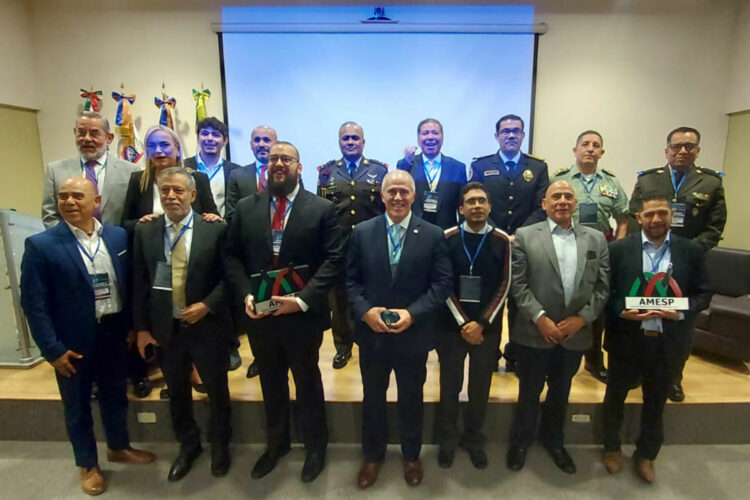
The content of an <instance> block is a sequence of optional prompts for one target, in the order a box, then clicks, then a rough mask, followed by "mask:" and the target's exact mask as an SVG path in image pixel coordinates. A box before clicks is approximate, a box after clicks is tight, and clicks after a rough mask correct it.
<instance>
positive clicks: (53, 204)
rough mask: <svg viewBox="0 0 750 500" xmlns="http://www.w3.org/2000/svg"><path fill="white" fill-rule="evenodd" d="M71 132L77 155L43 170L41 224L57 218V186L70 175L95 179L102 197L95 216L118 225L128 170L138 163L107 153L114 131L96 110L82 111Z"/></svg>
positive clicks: (52, 223) (106, 222)
mask: <svg viewBox="0 0 750 500" xmlns="http://www.w3.org/2000/svg"><path fill="white" fill-rule="evenodd" d="M73 135H74V137H75V141H76V148H77V149H78V156H76V157H73V158H68V159H65V160H59V161H55V162H52V163H50V164H49V165H48V166H47V170H46V171H45V175H44V191H43V193H42V222H44V226H45V227H46V228H47V229H49V228H51V227H52V226H54V225H56V224H57V223H58V222H60V214H59V213H58V211H57V190H58V188H59V187H60V184H62V183H63V182H64V181H65V180H66V179H69V178H70V177H84V178H86V179H89V180H90V181H91V182H92V183H94V187H95V188H96V191H97V194H99V195H101V197H102V202H101V208H97V209H96V210H95V211H94V218H96V219H97V220H98V221H99V222H103V223H105V224H111V225H115V226H119V225H120V220H121V219H122V209H123V206H124V205H125V192H126V191H127V188H128V182H129V181H130V174H131V173H132V172H135V171H136V170H138V166H137V165H134V164H132V163H130V162H129V161H125V160H122V159H120V158H118V157H117V155H110V154H109V153H108V151H107V149H108V147H109V145H110V144H111V143H112V140H113V139H114V138H115V135H114V134H113V133H112V132H111V131H110V129H109V121H108V120H107V119H106V118H105V117H104V116H102V115H100V114H99V113H95V112H93V111H84V112H83V113H81V114H80V115H79V116H78V119H77V120H76V123H75V127H74V128H73Z"/></svg>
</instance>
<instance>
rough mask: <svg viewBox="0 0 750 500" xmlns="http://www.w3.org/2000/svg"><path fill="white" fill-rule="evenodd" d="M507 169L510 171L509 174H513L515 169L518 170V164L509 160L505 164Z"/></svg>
mask: <svg viewBox="0 0 750 500" xmlns="http://www.w3.org/2000/svg"><path fill="white" fill-rule="evenodd" d="M505 168H507V169H508V172H512V171H513V169H514V168H516V162H514V161H513V160H508V161H506V162H505Z"/></svg>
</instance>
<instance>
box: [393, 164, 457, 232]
mask: <svg viewBox="0 0 750 500" xmlns="http://www.w3.org/2000/svg"><path fill="white" fill-rule="evenodd" d="M396 168H397V169H399V170H406V171H408V172H409V173H410V174H411V176H412V177H414V184H415V185H416V188H417V192H416V198H415V200H414V204H413V205H412V206H411V210H412V212H413V213H414V215H416V216H417V217H420V218H422V219H424V220H425V221H427V222H430V223H432V224H435V225H438V226H440V227H441V228H443V229H448V228H451V227H453V226H455V225H456V222H457V221H458V201H459V197H460V194H461V187H462V186H463V185H464V184H466V165H465V164H463V163H461V162H460V161H458V160H455V159H453V158H451V157H450V156H445V155H443V159H442V163H441V166H440V168H441V170H440V179H439V180H438V184H437V192H438V194H439V202H438V208H437V212H434V213H431V212H424V211H423V207H424V198H425V196H424V194H425V192H427V191H429V190H430V187H429V183H428V182H427V177H426V176H425V173H424V159H423V158H422V155H421V154H419V155H415V156H414V159H413V160H412V162H411V164H407V163H406V162H405V161H404V160H403V159H401V160H399V161H398V163H397V164H396Z"/></svg>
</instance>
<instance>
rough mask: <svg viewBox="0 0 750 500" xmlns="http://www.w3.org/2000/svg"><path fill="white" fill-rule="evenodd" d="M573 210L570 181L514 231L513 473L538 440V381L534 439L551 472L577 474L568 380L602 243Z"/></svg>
mask: <svg viewBox="0 0 750 500" xmlns="http://www.w3.org/2000/svg"><path fill="white" fill-rule="evenodd" d="M577 205H578V200H577V199H576V192H575V189H574V188H573V186H572V185H571V184H570V182H568V181H564V180H560V181H556V182H553V183H552V184H550V185H549V187H548V188H547V191H546V194H545V195H544V198H543V199H542V208H543V209H544V211H545V212H546V213H547V220H545V221H542V222H538V223H536V224H533V225H530V226H525V227H522V228H519V229H518V230H517V231H516V233H515V235H516V241H515V244H514V245H513V259H512V265H511V271H512V276H513V279H512V281H511V293H512V294H513V297H514V299H515V300H516V304H517V305H518V315H517V316H516V317H515V322H514V324H513V327H511V329H510V339H511V341H513V342H515V343H516V344H518V369H517V374H518V404H517V405H516V410H515V415H514V417H513V423H512V425H511V430H510V444H511V446H510V449H509V450H508V455H507V465H508V468H509V469H511V470H514V471H517V470H520V469H521V468H523V466H524V464H525V461H526V451H527V449H528V447H529V446H531V443H532V442H533V441H534V438H535V437H536V436H537V420H538V418H537V417H538V415H539V396H540V394H541V392H542V389H543V388H544V383H545V379H546V382H547V387H548V390H547V398H546V400H545V402H544V404H543V405H542V411H541V413H542V415H541V424H540V428H539V436H540V439H541V441H542V443H543V444H544V447H545V448H546V449H547V451H548V452H549V454H550V456H551V457H552V459H553V460H554V462H555V465H556V466H557V467H558V468H560V469H561V470H562V471H563V472H566V473H568V474H573V473H575V471H576V466H575V462H574V461H573V459H572V457H571V456H570V455H569V454H568V452H567V451H566V450H565V448H564V446H563V437H564V436H563V426H564V424H565V413H566V410H567V405H568V395H569V394H570V383H571V380H572V378H573V375H575V374H576V372H577V371H578V367H579V366H580V364H581V357H582V356H583V352H584V351H586V350H587V349H589V348H590V347H591V343H592V333H591V323H592V322H593V321H594V320H595V319H596V318H597V316H599V313H600V312H601V311H602V309H603V308H604V304H605V303H606V301H607V297H608V295H609V254H608V253H607V240H606V239H605V238H604V235H603V234H602V233H601V232H600V231H598V230H596V229H592V228H589V227H585V226H583V225H580V224H574V222H573V214H574V213H575V210H576V206H577Z"/></svg>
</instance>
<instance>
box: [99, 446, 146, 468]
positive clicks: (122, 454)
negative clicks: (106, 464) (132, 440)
mask: <svg viewBox="0 0 750 500" xmlns="http://www.w3.org/2000/svg"><path fill="white" fill-rule="evenodd" d="M107 460H109V461H110V462H122V463H125V464H132V465H145V464H150V463H151V462H153V461H154V460H156V455H154V454H153V453H151V452H150V451H144V450H136V449H135V448H126V449H124V450H117V451H115V450H107Z"/></svg>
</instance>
